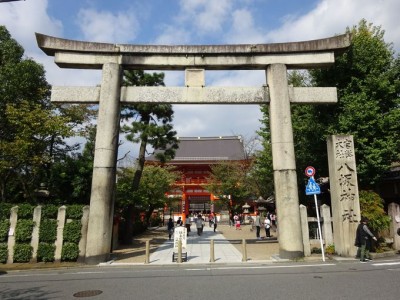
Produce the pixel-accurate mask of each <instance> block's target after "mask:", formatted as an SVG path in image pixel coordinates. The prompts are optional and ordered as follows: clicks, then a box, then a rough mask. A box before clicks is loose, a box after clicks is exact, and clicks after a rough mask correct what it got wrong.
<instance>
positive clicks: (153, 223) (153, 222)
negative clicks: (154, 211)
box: [149, 216, 161, 227]
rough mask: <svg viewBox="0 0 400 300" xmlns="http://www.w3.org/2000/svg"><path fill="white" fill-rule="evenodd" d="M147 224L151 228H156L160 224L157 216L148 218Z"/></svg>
mask: <svg viewBox="0 0 400 300" xmlns="http://www.w3.org/2000/svg"><path fill="white" fill-rule="evenodd" d="M149 223H150V226H151V227H155V226H158V225H160V224H161V218H160V217H158V216H157V217H153V218H150V220H149Z"/></svg>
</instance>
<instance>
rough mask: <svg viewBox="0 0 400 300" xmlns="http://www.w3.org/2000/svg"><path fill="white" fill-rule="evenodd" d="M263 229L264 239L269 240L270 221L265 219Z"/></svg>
mask: <svg viewBox="0 0 400 300" xmlns="http://www.w3.org/2000/svg"><path fill="white" fill-rule="evenodd" d="M264 227H265V237H266V238H270V237H271V220H270V219H269V218H268V215H267V217H266V218H265V220H264Z"/></svg>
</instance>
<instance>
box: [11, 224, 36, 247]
mask: <svg viewBox="0 0 400 300" xmlns="http://www.w3.org/2000/svg"><path fill="white" fill-rule="evenodd" d="M32 231H33V221H32V220H24V219H20V220H18V221H17V227H16V228H15V241H16V242H20V243H25V242H30V241H31V239H32Z"/></svg>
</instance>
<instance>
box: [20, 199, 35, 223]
mask: <svg viewBox="0 0 400 300" xmlns="http://www.w3.org/2000/svg"><path fill="white" fill-rule="evenodd" d="M34 209H35V206H33V205H31V204H29V203H22V204H18V219H32V218H33V210H34Z"/></svg>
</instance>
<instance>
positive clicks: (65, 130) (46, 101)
mask: <svg viewBox="0 0 400 300" xmlns="http://www.w3.org/2000/svg"><path fill="white" fill-rule="evenodd" d="M49 96H50V86H49V84H48V83H47V81H46V78H45V72H44V69H43V66H41V65H40V64H38V63H36V62H35V61H33V60H32V59H30V58H26V57H24V49H23V48H22V47H21V46H20V45H19V44H18V43H17V42H16V41H15V40H14V39H13V38H12V37H11V35H10V34H9V32H8V31H7V29H6V28H5V27H4V26H0V201H6V200H7V201H9V202H21V201H30V202H35V201H37V198H38V196H37V195H38V194H37V192H36V190H37V189H38V187H39V185H41V183H44V184H45V185H46V186H49V185H51V186H52V187H53V189H56V186H55V185H54V184H50V180H51V178H52V168H53V165H54V163H55V162H59V161H61V160H62V159H64V157H65V156H66V155H68V153H70V152H72V151H74V150H77V149H78V146H77V144H75V145H71V146H70V145H68V144H67V143H66V142H65V139H66V138H70V137H72V136H74V135H76V134H80V133H79V132H76V131H74V129H75V128H77V126H78V125H81V124H83V123H84V122H87V121H88V119H89V118H90V116H91V115H92V114H93V111H92V110H90V109H88V108H87V107H86V106H71V105H70V106H53V105H52V104H51V103H50V97H49ZM82 128H84V127H82ZM51 192H52V193H53V191H51ZM59 194H60V193H59Z"/></svg>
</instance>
